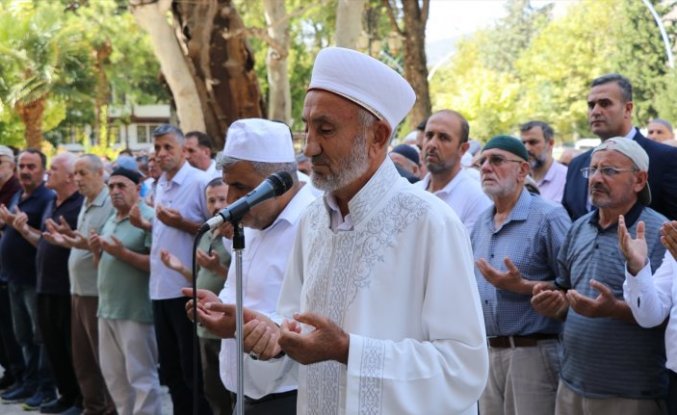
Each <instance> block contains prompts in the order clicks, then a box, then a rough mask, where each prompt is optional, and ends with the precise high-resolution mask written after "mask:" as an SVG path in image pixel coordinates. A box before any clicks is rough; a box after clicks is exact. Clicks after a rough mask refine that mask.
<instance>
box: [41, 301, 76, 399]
mask: <svg viewBox="0 0 677 415" xmlns="http://www.w3.org/2000/svg"><path fill="white" fill-rule="evenodd" d="M37 301H38V327H39V329H40V332H41V333H42V341H43V343H44V346H45V351H46V352H47V361H48V362H49V365H50V367H51V368H52V374H53V375H54V382H55V383H56V387H57V389H58V391H59V394H60V395H61V398H60V400H61V402H62V403H64V404H69V405H78V406H79V405H81V404H82V398H81V397H80V387H79V386H78V381H77V379H76V377H75V370H74V369H73V359H72V351H71V296H70V294H66V295H52V294H38V295H37Z"/></svg>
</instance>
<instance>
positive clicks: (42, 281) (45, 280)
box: [35, 191, 84, 295]
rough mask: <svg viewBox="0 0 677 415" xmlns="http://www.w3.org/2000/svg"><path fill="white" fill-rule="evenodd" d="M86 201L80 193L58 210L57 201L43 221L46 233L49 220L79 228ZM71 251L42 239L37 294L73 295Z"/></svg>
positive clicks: (38, 257)
mask: <svg viewBox="0 0 677 415" xmlns="http://www.w3.org/2000/svg"><path fill="white" fill-rule="evenodd" d="M83 201H84V197H83V196H82V195H81V194H80V193H79V192H77V191H76V192H73V194H72V195H70V196H69V197H68V198H66V200H64V201H63V202H61V204H60V205H59V206H56V198H54V199H52V201H51V202H50V203H49V205H48V206H47V209H45V212H44V215H43V219H42V231H43V232H44V231H45V230H46V228H45V221H46V220H47V218H50V219H52V220H53V221H55V222H56V223H59V220H60V218H64V219H65V220H66V222H68V226H70V227H71V228H75V227H76V226H77V223H78V213H79V212H80V209H81V208H82V202H83ZM70 253H71V250H70V249H68V248H64V247H62V246H59V245H53V244H51V243H49V242H47V240H45V238H40V241H39V242H38V246H37V253H36V255H35V266H36V269H37V286H36V291H37V292H38V293H40V294H55V295H70V292H71V291H70V282H69V279H68V257H69V256H70Z"/></svg>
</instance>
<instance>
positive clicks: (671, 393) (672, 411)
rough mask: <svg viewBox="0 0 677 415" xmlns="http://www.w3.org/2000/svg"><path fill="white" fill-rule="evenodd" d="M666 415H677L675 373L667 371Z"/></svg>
mask: <svg viewBox="0 0 677 415" xmlns="http://www.w3.org/2000/svg"><path fill="white" fill-rule="evenodd" d="M668 376H669V389H668V415H677V373H675V372H673V371H672V370H668Z"/></svg>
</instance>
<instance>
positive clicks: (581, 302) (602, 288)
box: [566, 280, 627, 318]
mask: <svg viewBox="0 0 677 415" xmlns="http://www.w3.org/2000/svg"><path fill="white" fill-rule="evenodd" d="M590 286H591V287H592V288H594V289H595V290H597V291H598V292H599V295H598V296H597V298H594V299H593V298H590V297H586V296H585V295H582V294H580V293H579V292H578V291H576V290H569V291H567V293H566V296H567V300H568V301H569V305H570V306H571V308H573V309H574V311H576V312H577V313H578V314H580V315H582V316H586V317H618V318H620V315H619V311H620V310H619V309H620V308H622V307H623V306H624V307H627V304H625V302H624V301H621V300H619V299H617V298H616V296H614V294H613V292H612V291H611V288H609V287H607V286H606V285H604V284H602V283H601V282H599V281H596V280H590Z"/></svg>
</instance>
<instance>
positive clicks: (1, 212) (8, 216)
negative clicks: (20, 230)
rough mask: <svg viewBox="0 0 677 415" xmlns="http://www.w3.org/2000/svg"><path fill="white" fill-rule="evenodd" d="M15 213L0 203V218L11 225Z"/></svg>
mask: <svg viewBox="0 0 677 415" xmlns="http://www.w3.org/2000/svg"><path fill="white" fill-rule="evenodd" d="M14 218H16V215H15V214H14V213H12V212H10V210H9V209H7V206H5V205H0V219H2V221H3V222H5V223H6V224H7V225H9V226H13V224H14Z"/></svg>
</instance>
